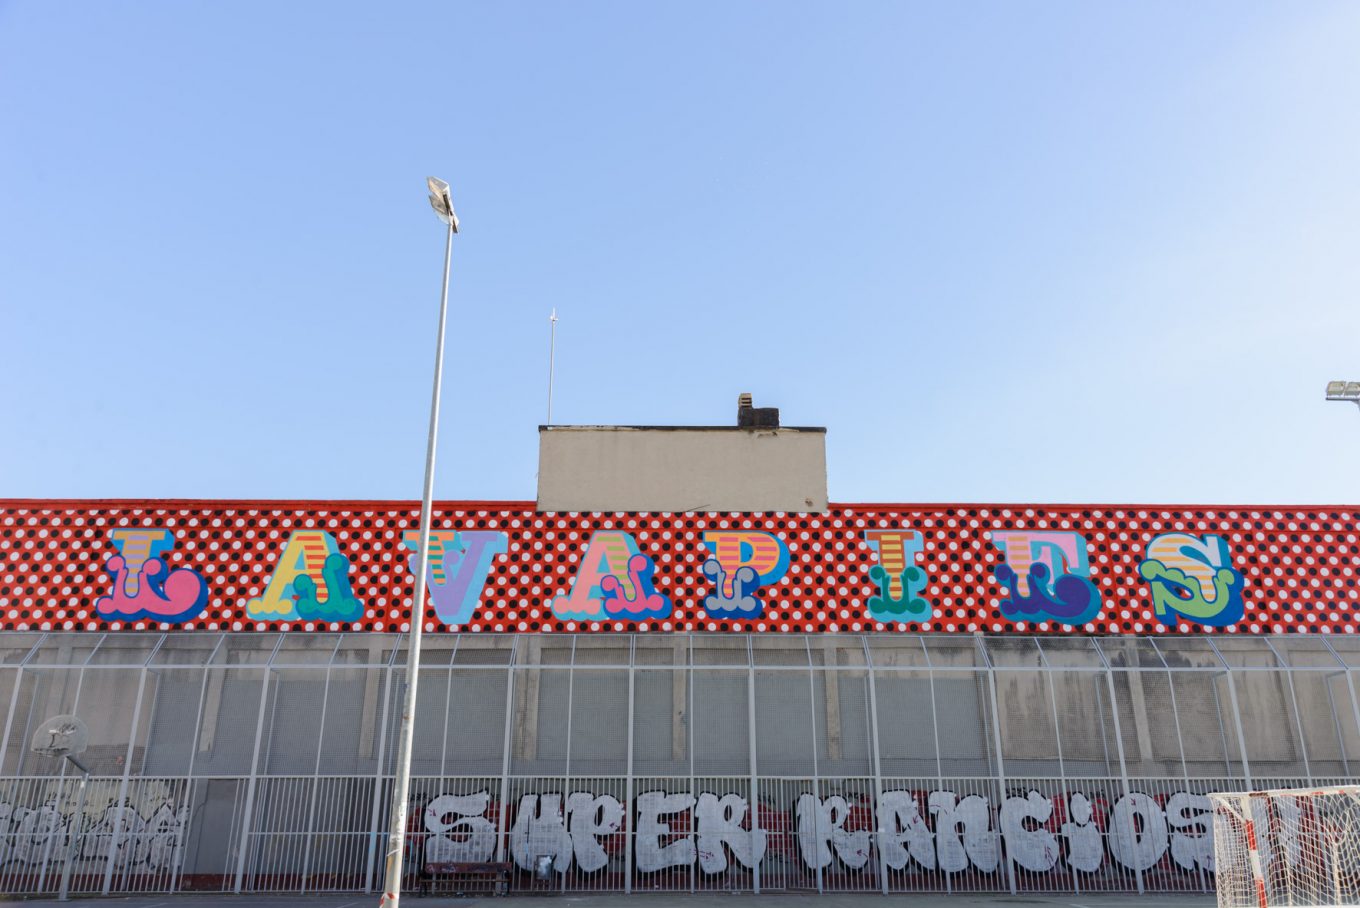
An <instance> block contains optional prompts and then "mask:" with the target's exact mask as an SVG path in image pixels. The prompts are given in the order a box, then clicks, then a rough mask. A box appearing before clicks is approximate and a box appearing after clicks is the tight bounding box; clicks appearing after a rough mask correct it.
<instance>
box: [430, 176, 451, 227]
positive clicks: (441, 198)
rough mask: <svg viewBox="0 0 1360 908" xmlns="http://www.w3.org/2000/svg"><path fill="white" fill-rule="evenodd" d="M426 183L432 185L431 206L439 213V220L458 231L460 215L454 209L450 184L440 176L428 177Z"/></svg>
mask: <svg viewBox="0 0 1360 908" xmlns="http://www.w3.org/2000/svg"><path fill="white" fill-rule="evenodd" d="M425 185H426V186H429V187H430V207H431V208H433V209H434V213H435V214H437V215H439V220H441V221H443V222H444V223H445V224H448V225H449V226H450V227H452V228H453V232H454V233H457V232H458V215H457V214H456V213H455V212H454V210H453V196H452V195H450V194H449V184H448V183H445V182H444V181H443V180H441V179H439V178H438V177H426V178H425Z"/></svg>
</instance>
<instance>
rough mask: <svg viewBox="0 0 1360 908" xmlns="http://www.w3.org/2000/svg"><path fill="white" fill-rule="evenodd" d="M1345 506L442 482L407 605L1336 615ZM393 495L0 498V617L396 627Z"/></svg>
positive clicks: (812, 618)
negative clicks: (351, 501) (818, 510)
mask: <svg viewBox="0 0 1360 908" xmlns="http://www.w3.org/2000/svg"><path fill="white" fill-rule="evenodd" d="M1356 517H1357V513H1356V511H1355V510H1352V509H1346V508H1299V509H1292V510H1288V511H1282V510H1268V509H1249V508H1216V509H1185V510H1169V509H1165V508H1161V509H1155V508H1142V507H1135V506H1130V507H1119V506H1115V507H1108V506H1101V507H1096V506H1091V507H1076V506H1070V507H1047V508H1041V507H1012V506H962V505H960V506H905V505H904V506H855V505H835V506H832V508H831V509H830V510H829V511H828V512H827V513H825V514H730V513H694V514H544V513H537V512H535V511H534V509H533V507H532V505H529V504H496V505H493V504H487V505H480V504H470V503H446V504H441V505H439V506H438V507H437V509H436V517H435V527H434V531H433V533H432V535H431V547H430V558H429V563H428V565H427V568H426V570H427V581H428V585H429V610H428V612H427V629H428V630H438V629H449V630H459V631H470V632H491V633H497V632H502V633H504V632H582V631H584V632H657V631H659V632H668V631H741V632H758V633H759V632H765V633H790V632H797V633H805V632H814V633H815V632H854V633H864V632H891V631H935V632H946V633H947V632H972V631H984V632H989V633H1005V632H1010V631H1016V632H1023V633H1073V632H1076V633H1080V632H1086V633H1140V634H1146V633H1193V632H1244V633H1278V632H1301V633H1307V632H1334V633H1353V632H1354V631H1355V628H1356V625H1357V624H1360V618H1357V617H1356V612H1355V610H1354V607H1355V604H1356V600H1357V598H1358V597H1360V589H1357V577H1356V568H1357V563H1358V562H1360V537H1358V536H1357V527H1356ZM416 518H417V514H416V508H415V505H413V504H410V503H390V504H384V503H367V504H364V505H362V506H353V505H342V504H327V503H324V502H315V503H300V504H288V505H281V504H270V503H264V502H239V503H234V502H125V503H119V502H22V501H11V502H0V629H3V630H143V629H155V630H161V629H171V628H183V629H186V630H199V629H206V630H238V631H256V630H289V631H298V630H300V631H308V630H330V631H333V630H355V631H362V630H372V631H399V630H403V629H405V628H407V627H408V625H409V620H410V596H411V595H412V591H413V588H414V571H415V570H416V568H417V562H418V555H417V551H416V550H417V546H418V541H417V533H416V529H415V528H416V524H417V519H416Z"/></svg>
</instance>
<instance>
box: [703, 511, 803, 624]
mask: <svg viewBox="0 0 1360 908" xmlns="http://www.w3.org/2000/svg"><path fill="white" fill-rule="evenodd" d="M704 545H705V546H707V547H708V550H709V551H710V552H712V553H713V555H712V557H711V558H709V559H708V560H707V561H705V562H704V566H703V571H704V576H706V577H707V578H708V579H709V580H710V581H711V582H712V583H713V587H714V593H713V594H712V595H709V596H706V597H705V598H704V610H705V611H707V612H708V613H709V614H710V615H713V616H714V617H717V618H726V617H740V618H749V617H751V616H753V615H755V614H757V613H758V612H759V611H760V610H761V608H762V607H763V603H762V602H761V600H760V597H759V596H758V595H756V591H757V590H758V589H759V588H760V587H762V586H769V585H770V584H772V583H777V582H778V581H779V580H780V578H782V577H783V576H784V574H786V573H787V572H788V570H789V547H788V546H787V545H785V544H784V540H782V539H780V538H779V537H778V536H776V535H774V534H773V533H762V532H758V531H755V530H712V531H709V532H706V533H704Z"/></svg>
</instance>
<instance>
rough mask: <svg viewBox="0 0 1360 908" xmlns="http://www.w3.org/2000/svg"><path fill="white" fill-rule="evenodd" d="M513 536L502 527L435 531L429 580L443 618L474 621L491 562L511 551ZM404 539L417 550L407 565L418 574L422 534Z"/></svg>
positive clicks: (456, 622)
mask: <svg viewBox="0 0 1360 908" xmlns="http://www.w3.org/2000/svg"><path fill="white" fill-rule="evenodd" d="M509 539H510V537H509V536H507V535H506V534H505V533H502V532H501V531H500V530H433V531H431V533H430V561H429V563H428V564H427V565H426V566H425V582H426V584H427V588H428V589H429V591H430V601H431V602H433V603H434V613H435V614H436V615H438V616H439V620H440V621H442V622H444V623H445V624H451V625H460V624H466V623H467V622H469V621H471V620H472V614H473V612H475V611H476V610H477V602H478V600H480V599H481V598H482V588H483V587H485V586H486V577H487V575H488V574H490V573H491V561H492V559H494V558H495V557H496V556H497V555H504V554H505V553H506V552H508V551H510V542H509ZM402 542H403V543H404V544H405V545H406V547H407V548H408V549H410V550H411V551H412V553H413V554H412V555H411V557H410V558H409V559H408V560H407V564H408V565H409V566H410V568H411V575H412V576H414V575H415V573H416V569H417V568H418V566H419V564H420V533H418V532H416V531H414V530H412V531H410V532H408V533H405V534H403V535H402Z"/></svg>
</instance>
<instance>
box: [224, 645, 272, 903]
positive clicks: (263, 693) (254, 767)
mask: <svg viewBox="0 0 1360 908" xmlns="http://www.w3.org/2000/svg"><path fill="white" fill-rule="evenodd" d="M282 642H283V636H282V635H280V636H279V643H282ZM277 648H278V646H277V644H276V645H275V649H277ZM273 661H274V656H273V654H272V653H271V654H270V656H269V662H270V663H271V664H266V665H265V667H264V678H263V679H262V680H261V681H260V708H259V713H258V715H257V716H256V718H255V750H254V752H253V753H252V754H251V757H250V781H249V782H247V783H246V803H245V809H244V810H243V811H242V814H243V815H244V816H243V818H242V820H241V841H240V843H239V844H238V845H237V853H236V881H235V883H234V884H233V885H232V891H233V892H235V893H237V894H240V892H241V882H242V880H243V879H244V878H245V874H246V852H247V851H248V850H249V849H250V828H251V826H252V825H253V824H254V820H255V818H254V816H253V814H254V812H255V785H256V782H257V780H258V775H259V771H260V740H261V739H262V738H263V737H264V712H265V709H264V708H265V704H266V703H268V702H269V679H270V678H271V677H273V675H274V669H273V667H272V663H273ZM223 680H225V679H223Z"/></svg>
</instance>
